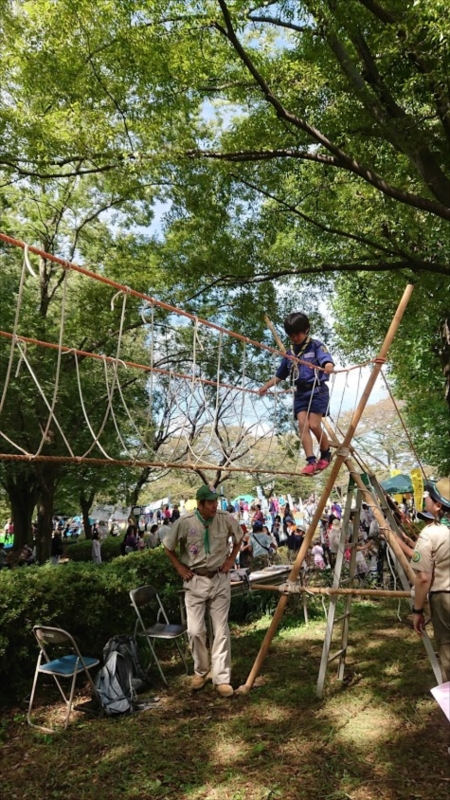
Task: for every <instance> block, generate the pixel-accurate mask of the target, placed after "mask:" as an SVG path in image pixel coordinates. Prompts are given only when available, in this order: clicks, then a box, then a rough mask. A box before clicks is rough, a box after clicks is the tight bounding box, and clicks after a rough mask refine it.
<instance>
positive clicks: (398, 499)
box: [391, 469, 403, 505]
mask: <svg viewBox="0 0 450 800" xmlns="http://www.w3.org/2000/svg"><path fill="white" fill-rule="evenodd" d="M400 472H401V470H400V469H391V478H393V477H394V475H400ZM392 497H393V499H394V500H395V502H396V503H397V504H398V505H400V503H401V502H402V500H403V495H402V494H393V495H392Z"/></svg>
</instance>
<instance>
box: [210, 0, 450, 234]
mask: <svg viewBox="0 0 450 800" xmlns="http://www.w3.org/2000/svg"><path fill="white" fill-rule="evenodd" d="M219 5H220V8H221V10H222V15H223V18H224V21H225V26H226V27H225V28H223V27H222V26H221V25H219V24H218V23H216V24H215V27H216V28H217V30H218V31H219V32H220V33H221V34H222V35H224V36H226V38H227V39H228V40H229V41H230V43H231V44H232V46H233V47H234V49H235V51H236V53H237V55H238V56H239V58H240V59H241V61H242V62H243V64H244V65H245V66H246V68H247V69H248V71H249V72H250V74H251V75H252V76H253V78H254V79H255V81H256V82H257V84H258V85H259V86H260V88H261V90H262V92H263V94H264V96H265V98H266V100H267V102H268V103H270V104H271V105H272V106H273V108H274V109H275V111H276V113H277V116H278V117H279V118H280V119H285V120H286V121H287V122H289V123H291V124H292V125H293V126H294V127H296V128H299V129H300V130H303V131H305V132H306V133H307V134H308V135H309V136H310V137H311V138H312V139H313V140H314V141H316V142H317V143H318V144H320V145H322V146H323V147H325V149H326V150H328V151H329V152H331V153H332V155H333V156H334V157H335V158H337V159H338V161H340V167H341V169H344V170H346V171H348V172H352V173H353V174H355V175H358V176H359V177H360V178H362V179H363V180H364V181H365V182H367V183H369V184H370V185H371V186H373V187H374V188H376V189H377V190H378V191H380V192H382V193H383V194H385V195H386V196H388V197H392V198H393V199H395V200H397V201H399V202H401V203H404V204H406V205H409V206H412V207H414V208H419V209H422V210H423V211H429V212H430V213H433V214H436V215H437V216H439V217H442V218H443V219H448V220H450V208H449V207H446V206H445V205H443V204H442V203H439V202H436V201H433V200H428V199H426V198H424V197H420V196H419V195H415V194H411V193H409V192H405V191H403V190H402V189H399V188H398V187H395V186H391V185H390V184H389V183H387V181H385V180H384V179H383V178H381V176H379V175H377V173H376V172H374V170H372V169H370V168H368V167H365V166H364V165H363V164H360V163H359V162H358V161H357V160H356V159H354V158H352V157H351V156H349V155H347V153H345V152H344V151H343V150H341V148H339V147H337V146H336V145H335V144H333V142H331V141H330V140H329V139H328V138H327V137H326V136H324V134H323V133H322V132H321V131H319V130H318V129H317V128H315V127H314V126H313V125H310V124H309V123H308V122H306V120H304V119H302V118H300V117H297V116H296V115H295V114H292V113H291V112H289V111H287V110H286V109H285V108H284V106H283V104H282V102H281V101H280V100H279V98H278V97H276V95H274V94H273V92H272V90H271V89H270V86H269V84H268V83H267V81H266V80H265V79H264V78H263V76H262V75H261V73H260V72H259V70H258V69H257V68H256V66H255V64H254V63H253V61H252V60H251V58H250V56H249V55H248V53H247V52H246V50H245V49H244V48H243V46H242V44H241V43H240V41H239V39H238V38H237V35H236V33H235V30H234V27H233V23H232V21H231V16H230V12H229V10H228V6H227V3H226V2H225V0H219Z"/></svg>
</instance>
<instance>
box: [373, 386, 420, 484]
mask: <svg viewBox="0 0 450 800" xmlns="http://www.w3.org/2000/svg"><path fill="white" fill-rule="evenodd" d="M381 376H382V378H383V380H384V383H385V386H386V389H387V390H388V393H389V397H390V398H391V400H392V404H393V406H394V408H395V410H396V412H397V416H398V418H399V420H400V423H401V426H402V428H403V430H404V432H405V435H406V438H407V439H408V442H409V445H410V447H411V450H412V451H413V453H414V455H415V457H416V461H417V463H418V465H419V469H420V471H421V473H422V477H423V479H424V482H425V483H426V481H427V480H428V479H427V476H426V475H425V469H424V467H423V464H422V462H421V460H420V456H419V454H418V452H417V450H416V448H415V445H414V442H413V440H412V438H411V435H410V433H409V431H408V428H407V427H406V424H405V422H404V420H403V417H402V414H401V413H400V409H399V407H398V405H397V403H396V400H395V398H394V395H393V394H392V392H391V387H390V386H389V383H388V381H387V378H386V375H385V374H384V372H383V371H381Z"/></svg>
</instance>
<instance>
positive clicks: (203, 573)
mask: <svg viewBox="0 0 450 800" xmlns="http://www.w3.org/2000/svg"><path fill="white" fill-rule="evenodd" d="M191 572H193V573H194V575H200V577H202V578H209V580H210V581H211V580H212V579H213V578H215V577H216V575H219V573H220V569H219V568H217V569H215V570H213V571H212V572H209V570H207V569H191Z"/></svg>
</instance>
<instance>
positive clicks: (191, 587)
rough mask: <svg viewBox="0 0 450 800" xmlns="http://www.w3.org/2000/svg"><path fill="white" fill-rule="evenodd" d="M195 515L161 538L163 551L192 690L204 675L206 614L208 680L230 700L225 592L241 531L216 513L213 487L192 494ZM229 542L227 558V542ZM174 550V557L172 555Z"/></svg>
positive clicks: (223, 513) (227, 516)
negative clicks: (175, 593) (178, 603)
mask: <svg viewBox="0 0 450 800" xmlns="http://www.w3.org/2000/svg"><path fill="white" fill-rule="evenodd" d="M196 499H197V510H196V511H193V512H192V513H190V514H186V515H185V516H183V517H180V519H178V520H177V521H176V522H175V524H174V525H173V526H172V528H171V529H170V530H169V531H168V532H167V533H166V535H165V537H164V547H165V550H166V553H167V555H168V556H169V558H170V560H171V562H172V564H173V566H174V567H175V569H176V571H177V572H178V574H179V575H180V576H181V577H182V578H183V588H184V590H185V602H186V612H187V626H188V635H189V641H190V645H191V651H192V656H193V658H194V672H195V675H194V677H193V679H192V688H193V689H194V690H198V689H201V688H202V687H203V686H204V685H205V682H206V676H207V674H208V672H209V654H208V649H207V647H206V624H205V613H206V609H207V607H208V608H209V612H210V615H211V622H212V628H213V634H214V638H213V642H212V647H211V672H212V681H213V683H214V684H215V686H216V689H217V691H218V692H219V694H221V695H222V697H231V695H232V694H233V689H232V687H231V685H230V680H231V642H230V629H229V627H228V612H229V609H230V598H231V587H230V577H229V575H228V573H229V571H230V569H232V567H234V564H235V560H236V556H237V554H238V552H239V549H240V544H241V539H242V529H241V527H240V526H239V524H238V522H237V521H236V520H235V519H234V518H233V517H232V516H231V514H229V513H228V511H219V510H218V508H217V503H218V497H217V492H216V490H215V488H213V487H209V486H205V485H204V486H201V487H200V488H199V489H198V490H197V494H196ZM230 537H231V539H232V540H233V545H232V550H231V553H230V544H229V539H230ZM176 548H179V553H180V556H179V557H178V556H177V554H176V552H175V550H176Z"/></svg>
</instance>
